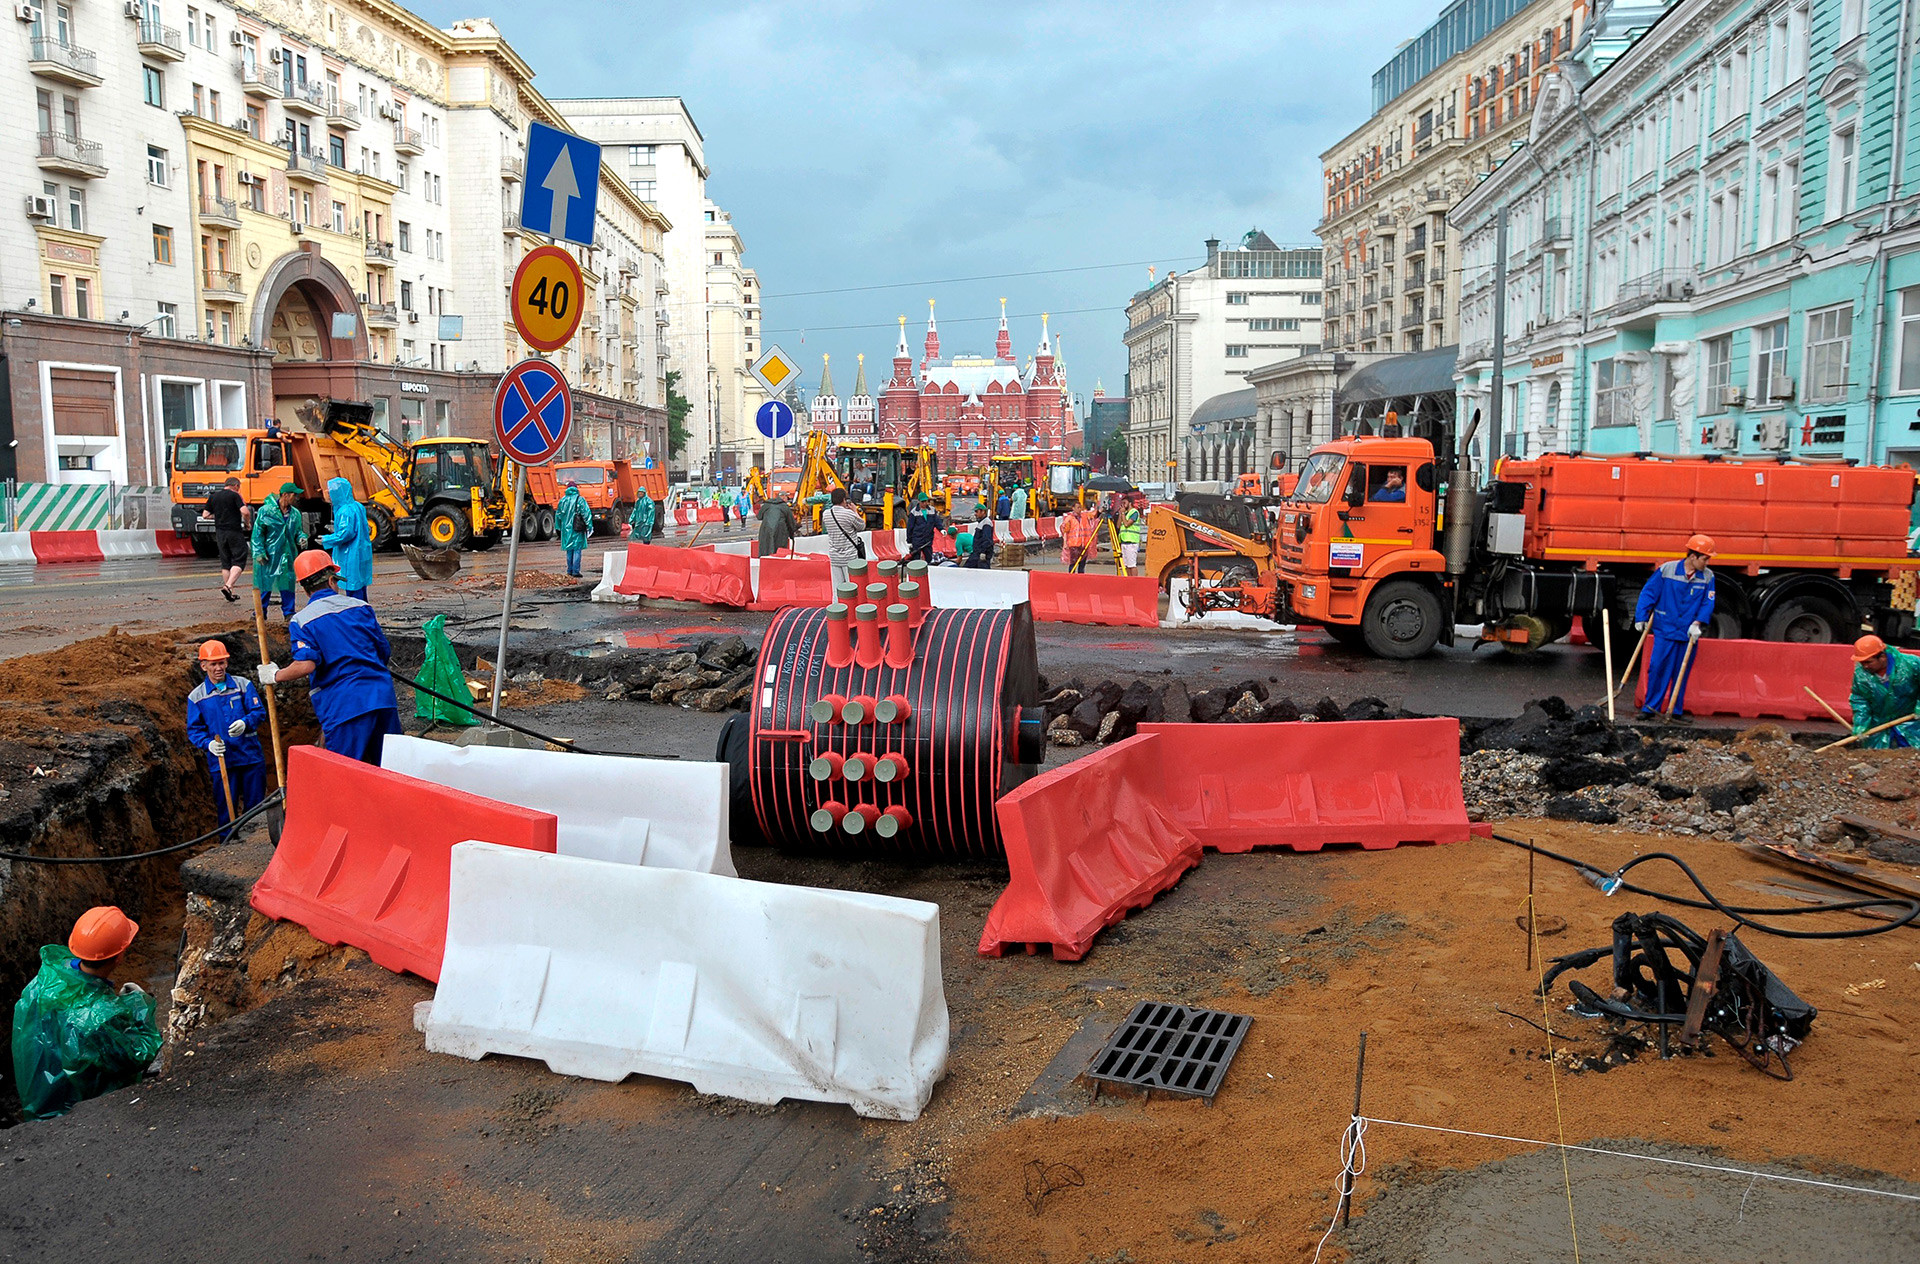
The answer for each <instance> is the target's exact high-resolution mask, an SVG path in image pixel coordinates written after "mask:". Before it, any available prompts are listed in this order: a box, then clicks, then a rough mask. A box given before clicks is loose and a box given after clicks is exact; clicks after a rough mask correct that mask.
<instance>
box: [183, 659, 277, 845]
mask: <svg viewBox="0 0 1920 1264" xmlns="http://www.w3.org/2000/svg"><path fill="white" fill-rule="evenodd" d="M227 658H228V655H227V647H226V646H225V645H223V644H221V643H220V642H219V641H202V642H201V643H200V668H201V670H202V671H204V672H206V673H207V678H206V679H205V680H204V681H202V682H201V683H200V684H198V685H195V686H194V689H193V692H192V693H190V694H188V695H187V740H188V741H189V742H192V743H193V744H194V745H195V746H196V747H198V748H199V749H200V750H202V751H204V752H206V756H207V780H208V781H210V782H212V783H213V807H214V811H215V812H217V813H219V822H220V824H222V825H225V824H226V823H227V819H228V817H227V796H228V795H229V794H231V795H232V796H233V810H234V811H235V812H236V813H241V812H245V811H246V810H247V809H248V808H251V807H252V806H253V805H254V804H256V803H258V802H260V800H261V799H263V798H265V797H266V794H267V765H266V762H265V761H264V760H263V759H262V758H261V756H260V738H259V736H258V734H259V732H260V722H261V721H262V720H264V719H266V718H267V707H266V704H265V703H264V702H262V701H260V691H259V690H258V689H255V688H254V687H253V682H252V681H251V680H237V679H235V678H234V677H232V676H229V675H227Z"/></svg>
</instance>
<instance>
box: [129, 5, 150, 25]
mask: <svg viewBox="0 0 1920 1264" xmlns="http://www.w3.org/2000/svg"><path fill="white" fill-rule="evenodd" d="M126 15H127V16H128V17H130V18H132V19H133V20H134V21H136V22H138V21H140V20H142V19H143V18H145V17H146V16H147V6H146V5H144V4H142V3H141V2H140V0H127V4H126Z"/></svg>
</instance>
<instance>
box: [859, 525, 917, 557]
mask: <svg viewBox="0 0 1920 1264" xmlns="http://www.w3.org/2000/svg"><path fill="white" fill-rule="evenodd" d="M867 540H868V542H869V543H870V544H871V545H872V552H871V553H870V556H871V557H872V558H873V559H874V560H875V561H876V562H884V561H888V560H892V561H895V562H899V561H903V560H905V558H906V556H907V554H906V550H904V549H902V548H901V547H900V545H899V537H898V536H897V535H895V534H894V533H893V532H891V531H871V532H868V533H867Z"/></svg>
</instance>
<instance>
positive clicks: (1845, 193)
mask: <svg viewBox="0 0 1920 1264" xmlns="http://www.w3.org/2000/svg"><path fill="white" fill-rule="evenodd" d="M1858 165H1859V134H1858V133H1857V132H1855V131H1854V129H1853V128H1851V127H1842V128H1836V129H1835V130H1834V133H1833V139H1832V140H1831V141H1829V142H1828V154H1827V170H1828V172H1829V174H1830V177H1831V178H1830V180H1829V181H1828V184H1827V218H1828V219H1839V218H1840V217H1841V216H1842V215H1850V214H1852V213H1853V206H1854V201H1853V199H1854V186H1855V185H1856V184H1857V183H1858V178H1857V171H1856V168H1857V167H1858Z"/></svg>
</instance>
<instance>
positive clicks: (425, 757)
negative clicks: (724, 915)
mask: <svg viewBox="0 0 1920 1264" xmlns="http://www.w3.org/2000/svg"><path fill="white" fill-rule="evenodd" d="M380 766H381V767H382V768H385V769H388V770H389V771H392V772H398V773H404V774H406V775H407V776H409V777H418V778H419V779H420V780H422V781H430V782H432V783H433V784H435V785H437V786H446V787H448V788H449V789H453V790H465V791H466V792H467V793H469V794H477V795H480V796H482V797H484V798H489V799H498V800H499V801H500V802H502V803H511V804H514V805H516V806H518V807H523V808H532V809H533V810H534V811H536V812H551V813H553V815H554V816H555V817H557V818H558V819H559V821H560V827H559V835H558V838H559V851H560V854H561V855H563V856H584V857H586V858H588V859H590V860H608V861H613V862H616V863H618V864H623V865H652V866H654V867H656V868H661V869H692V870H694V871H696V872H699V873H718V874H725V875H726V876H727V877H732V876H733V875H734V873H735V870H734V867H733V851H732V849H731V848H730V847H729V846H728V843H727V803H728V794H729V786H728V776H729V773H728V769H727V765H725V764H708V763H696V762H694V761H692V760H677V759H628V758H626V757H624V756H619V755H576V754H573V753H571V752H568V751H545V750H519V749H515V748H512V747H507V746H451V745H448V744H447V743H445V742H430V741H428V740H426V739H425V738H420V737H404V736H392V737H389V739H388V740H387V743H386V745H385V746H384V747H382V748H381V754H380Z"/></svg>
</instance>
